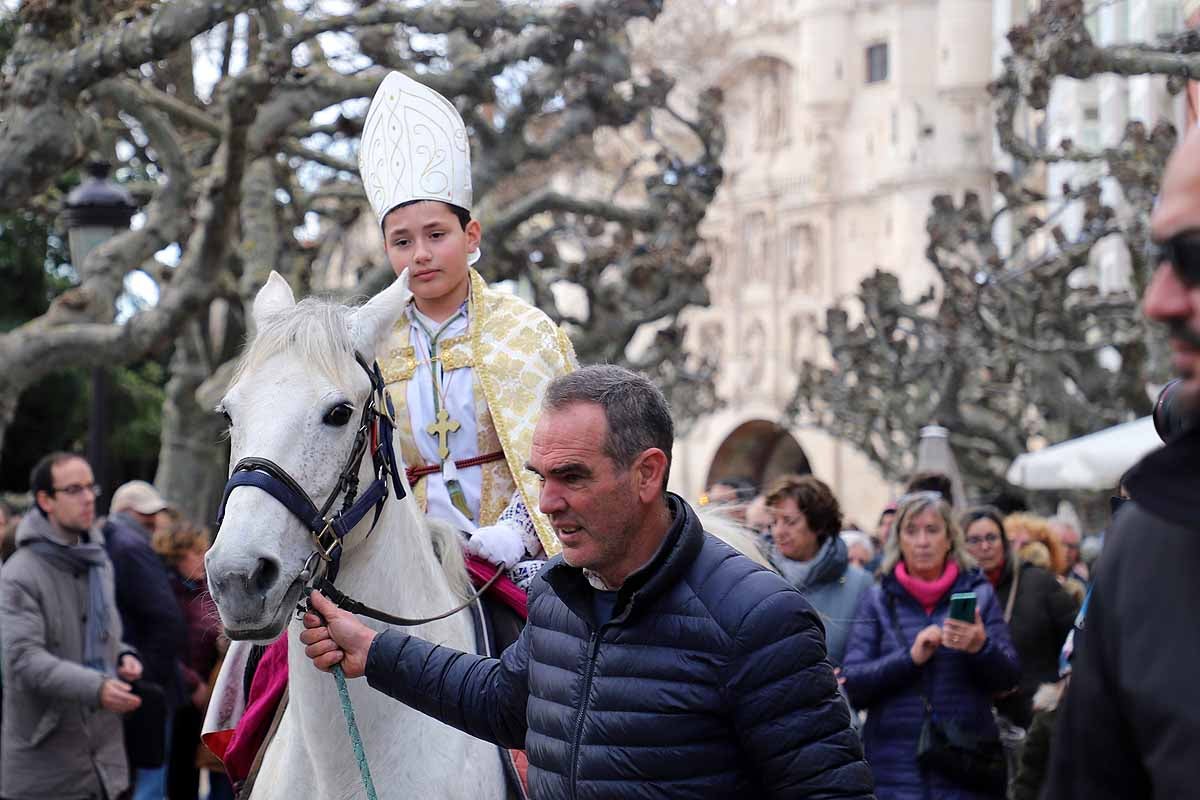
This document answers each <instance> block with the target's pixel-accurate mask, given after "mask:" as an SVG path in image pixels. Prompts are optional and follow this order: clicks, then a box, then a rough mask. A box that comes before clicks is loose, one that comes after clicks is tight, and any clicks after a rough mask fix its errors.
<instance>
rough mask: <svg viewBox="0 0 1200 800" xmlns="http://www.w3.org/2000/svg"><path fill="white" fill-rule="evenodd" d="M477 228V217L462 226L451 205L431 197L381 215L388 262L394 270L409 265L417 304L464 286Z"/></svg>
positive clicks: (441, 296) (410, 285) (451, 292)
mask: <svg viewBox="0 0 1200 800" xmlns="http://www.w3.org/2000/svg"><path fill="white" fill-rule="evenodd" d="M480 233H481V229H480V227H479V223H478V222H477V221H476V220H471V221H470V222H468V223H467V228H466V230H463V227H462V224H461V223H459V221H458V217H456V216H455V215H454V212H453V211H451V210H450V207H449V206H447V205H446V204H445V203H440V202H437V201H434V200H424V201H421V202H419V203H414V204H412V205H410V206H403V207H401V208H396V209H392V210H391V211H390V212H388V215H387V216H386V217H384V220H383V236H384V248H385V249H386V251H387V257H388V262H389V263H390V264H391V265H392V269H393V270H394V271H395V273H396V274H397V275H399V274H400V273H401V272H403V271H404V270H405V269H406V268H407V269H408V288H409V290H411V291H412V293H413V296H414V297H416V298H417V302H418V307H420V305H421V303H422V302H423V301H433V302H435V301H438V300H441V299H444V298H446V297H450V296H453V295H455V294H456V293H458V292H461V291H462V290H463V287H464V286H465V284H466V282H467V276H468V273H467V256H468V255H469V254H470V253H471V252H472V251H474V250H476V249H477V248H478V247H479V237H480Z"/></svg>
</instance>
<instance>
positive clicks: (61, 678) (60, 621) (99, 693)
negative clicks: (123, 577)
mask: <svg viewBox="0 0 1200 800" xmlns="http://www.w3.org/2000/svg"><path fill="white" fill-rule="evenodd" d="M29 482H30V491H31V493H32V494H33V498H34V503H35V509H34V510H31V511H30V512H29V513H28V514H26V515H25V516H24V518H23V519H22V520H21V524H20V526H19V527H18V528H17V550H16V552H15V553H13V555H12V557H11V558H10V559H9V560H8V561H7V562H6V563H5V564H4V569H3V570H2V571H0V644H2V645H3V670H4V701H3V702H4V720H3V725H2V728H0V752H2V755H0V797H3V798H6V800H24V799H25V798H35V797H36V798H43V797H55V798H63V799H64V800H69V799H73V798H85V797H86V798H115V797H118V796H119V795H120V794H121V793H122V792H124V791H125V790H126V789H127V788H128V786H129V771H128V767H127V765H126V760H125V746H124V745H125V743H124V736H123V735H122V730H121V717H120V715H121V714H124V713H127V712H130V711H133V710H134V709H136V708H137V707H138V706H139V705H140V704H141V700H140V699H139V698H138V697H137V696H136V695H135V694H133V692H132V687H131V686H130V685H129V683H128V682H129V681H135V680H137V679H138V678H140V677H141V674H142V665H141V662H140V661H139V660H138V659H137V657H136V656H135V655H133V652H132V651H131V650H130V649H129V648H127V647H126V646H125V645H123V644H122V642H121V618H120V616H119V615H118V614H117V607H116V601H115V598H114V592H113V572H112V564H111V563H110V562H109V560H108V556H107V555H106V554H105V551H104V545H103V542H102V541H101V539H102V535H101V534H100V533H99V531H97V530H93V529H92V523H93V522H94V521H95V515H96V497H97V496H98V495H99V494H100V489H99V487H97V486H96V482H95V478H94V477H93V476H92V469H91V467H90V466H88V463H87V461H85V460H84V459H83V458H81V457H80V456H78V455H73V454H71V453H53V454H51V455H48V456H46V457H45V458H43V459H42V460H41V461H39V462H38V464H37V466H35V467H34V468H33V472H32V474H31V475H30V481H29Z"/></svg>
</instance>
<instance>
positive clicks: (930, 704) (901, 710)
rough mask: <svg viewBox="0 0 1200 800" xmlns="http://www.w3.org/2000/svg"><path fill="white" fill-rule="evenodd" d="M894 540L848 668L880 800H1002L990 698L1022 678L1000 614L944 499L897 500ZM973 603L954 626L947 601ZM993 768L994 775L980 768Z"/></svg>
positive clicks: (866, 604) (861, 616) (867, 599)
mask: <svg viewBox="0 0 1200 800" xmlns="http://www.w3.org/2000/svg"><path fill="white" fill-rule="evenodd" d="M893 530H894V532H895V533H894V535H893V536H891V537H889V539H888V542H887V545H886V550H885V553H884V559H883V564H882V566H881V574H882V576H883V578H882V581H881V582H880V584H879V585H877V586H874V587H872V589H871V590H870V591H868V592H867V593H866V594H865V595H864V596H863V599H862V602H861V603H860V605H859V608H858V613H857V614H856V621H855V625H854V628H853V629H852V630H851V633H850V642H849V645H848V646H847V649H846V657H845V660H844V662H843V668H842V674H843V677H844V678H845V680H846V684H845V686H846V691H847V693H848V695H849V697H850V701H851V703H852V704H853V705H854V707H855V708H858V709H865V710H866V712H867V721H866V724H865V726H864V727H863V744H864V747H865V749H866V755H867V760H868V761H869V762H870V763H871V767H872V769H873V771H874V773H875V784H876V788H875V793H876V796H877V797H878V798H879V800H926V798H931V797H936V798H939V800H941V799H942V798H945V799H946V800H976V799H977V798H978V799H980V800H982V798H1003V797H1004V796H1005V788H1006V787H1005V779H1004V775H1003V757H1002V755H1000V757H999V763H998V764H997V759H996V756H997V755H999V753H1000V751H999V741H998V735H997V730H996V724H995V721H994V719H993V717H992V699H991V698H992V696H993V695H995V694H998V693H1001V692H1004V691H1006V690H1008V689H1011V688H1012V687H1013V686H1015V685H1016V683H1017V680H1018V678H1019V674H1020V670H1019V668H1018V664H1017V657H1016V654H1015V653H1014V651H1013V647H1012V644H1011V642H1010V641H1009V635H1008V628H1007V626H1006V625H1005V624H1004V617H1003V609H1001V608H1000V606H999V603H998V602H997V600H996V595H995V592H994V591H993V589H992V586H991V584H989V583H988V581H987V578H985V577H984V576H983V574H982V573H981V572H980V571H979V570H978V569H977V568H976V567H975V564H974V562H973V561H972V559H971V557H970V556H969V555H968V554H967V552H966V549H965V546H964V545H963V540H962V532H961V531H960V530H959V528H958V525H957V524H956V523H955V521H954V518H953V512H952V511H951V508H950V506H949V505H948V504H947V503H946V502H945V501H944V500H943V499H942V497H941V495H939V494H937V493H935V492H919V493H916V494H913V495H908V496H906V497H903V498H901V502H900V506H899V508H898V509H897V513H896V519H895V522H894V528H893ZM971 594H973V595H974V599H973V603H974V612H973V613H972V614H970V615H969V616H970V619H969V621H967V620H962V621H960V620H956V619H952V618H950V614H949V612H950V605H951V596H952V595H960V598H959V599H958V600H957V601H956V605H960V606H965V605H969V604H970V602H972V601H971V600H969V599H968V598H967V597H964V596H965V595H971ZM964 748H965V749H967V750H971V751H973V752H971V753H968V754H966V755H965V756H964V755H963V754H962V750H963V749H964ZM956 759H957V761H955V760H956ZM948 762H955V763H948ZM985 763H986V764H988V765H991V766H993V767H996V769H981V768H979V765H981V764H985ZM964 765H965V768H964Z"/></svg>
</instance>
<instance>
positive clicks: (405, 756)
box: [206, 273, 506, 800]
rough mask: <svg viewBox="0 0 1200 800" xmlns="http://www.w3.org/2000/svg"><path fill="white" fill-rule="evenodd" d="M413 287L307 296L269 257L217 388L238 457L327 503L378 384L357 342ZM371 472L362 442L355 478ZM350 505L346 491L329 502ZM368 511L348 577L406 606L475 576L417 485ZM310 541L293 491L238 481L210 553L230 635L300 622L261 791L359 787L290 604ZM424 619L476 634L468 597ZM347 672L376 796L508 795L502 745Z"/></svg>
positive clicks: (452, 639)
mask: <svg viewBox="0 0 1200 800" xmlns="http://www.w3.org/2000/svg"><path fill="white" fill-rule="evenodd" d="M408 298H409V294H408V291H407V288H406V287H405V286H404V285H402V284H401V283H400V282H399V281H397V282H396V283H395V284H393V285H392V286H391V287H390V288H389V289H386V290H385V291H383V292H382V293H380V294H379V295H377V296H376V297H375V298H373V299H372V300H371V301H370V302H368V303H367V304H366V305H364V306H361V307H359V308H349V307H346V306H341V305H336V304H333V303H329V302H323V301H318V300H305V301H303V302H301V303H298V304H297V303H296V301H295V298H294V297H293V295H292V292H291V289H290V288H288V285H287V283H286V282H285V281H284V280H283V279H282V278H281V277H279V276H278V275H276V274H274V273H272V275H271V277H270V279H269V280H268V281H267V284H266V285H265V286H264V287H263V288H262V290H261V291H260V292H259V293H258V296H257V297H256V298H255V301H254V311H253V315H254V321H255V324H256V327H257V334H256V335H255V337H254V339H253V340H252V341H251V342H250V344H249V346H248V348H247V351H246V353H245V355H244V356H243V360H242V363H241V365H240V369H239V372H238V374H237V376H236V378H235V379H234V382H233V385H232V386H231V388H230V390H229V392H228V393H227V394H226V395H225V397H224V399H223V400H222V403H221V410H222V411H224V412H225V414H227V415H228V418H229V420H230V437H231V445H232V447H231V450H232V454H231V464H236V463H237V462H239V461H240V460H241V459H242V458H244V457H247V456H257V457H260V458H266V459H270V460H271V461H273V462H275V463H276V464H278V465H279V466H280V467H282V468H283V469H284V470H286V471H287V473H288V474H290V475H291V476H292V477H293V478H294V479H295V481H296V482H297V483H298V484H299V485H300V487H302V488H303V489H304V490H305V491H306V492H307V493H308V495H309V496H310V497H311V498H312V499H313V501H314V502H315V503H317V504H318V505H319V504H321V503H323V502H324V501H325V499H326V498H327V497H328V496H329V494H330V493H331V492H332V491H333V490H334V487H335V485H336V484H337V479H338V474H339V473H340V472H341V470H342V468H343V466H344V465H345V462H346V461H347V459H348V458H349V453H350V451H351V449H352V442H353V440H354V436H355V431H356V429H357V428H358V418H359V412H360V411H361V410H362V408H363V407H364V404H365V403H366V402H367V400H368V397H369V395H370V392H371V387H370V381H369V380H368V378H367V375H366V373H365V372H364V371H363V370H362V368H361V367H360V366H359V365H358V364H357V362H356V360H355V353H356V352H357V353H359V354H361V355H362V357H363V358H364V359H365V360H366V362H367V363H368V364H369V363H371V362H372V361H373V360H374V358H375V351H376V348H377V346H378V345H379V344H380V343H381V342H382V341H383V339H384V338H385V337H386V336H387V334H388V332H389V331H390V330H391V329H392V327H393V325H394V324H395V322H396V320H397V319H398V318H399V317H400V315H401V313H402V311H403V309H404V306H405V303H406V302H407V301H408ZM396 450H397V452H398V451H399V445H398V444H397V445H396ZM373 479H374V474H373V471H372V463H371V458H370V456H367V457H366V458H364V459H363V462H362V464H361V467H360V470H359V485H360V487H362V488H365V487H367V486H368V485H370V483H371V481H372V480H373ZM405 488H406V491H407V482H406V486H405ZM340 505H341V503H340V500H339V501H338V503H336V504H335V505H334V509H335V510H336V509H337V508H340ZM373 516H374V514H373V513H368V514H367V515H366V516H365V517H364V518H363V520H362V522H360V523H359V524H358V525H357V526H356V527H355V528H354V529H353V530H352V531H351V532H350V533H349V534H348V535H347V537H346V539H345V546H344V550H343V555H342V558H341V570H340V572H339V574H338V576H337V586H338V588H340V589H341V590H342V591H343V592H345V593H346V594H348V595H350V596H352V597H354V598H356V599H358V600H360V601H362V602H364V603H366V604H367V605H369V606H372V607H374V608H378V609H382V610H384V611H387V612H390V613H393V614H398V615H404V616H406V617H411V618H416V617H425V616H432V615H434V614H438V613H441V612H443V611H446V610H447V609H450V608H453V607H455V606H457V605H459V604H460V603H461V602H462V600H463V598H464V596H465V595H466V594H467V593H468V589H467V587H468V583H467V578H466V572H465V569H464V568H463V562H462V554H461V550H460V548H459V544H458V541H457V538H456V534H455V533H454V532H453V531H450V530H449V529H448V528H443V527H442V526H434V525H430V524H429V522H428V521H427V518H426V517H425V516H424V515H423V514H422V513H420V511H419V510H418V509H417V508H416V506H415V504H414V502H413V500H412V499H411V497H405V498H404V499H402V500H400V501H399V502H397V501H396V499H395V498H392V499H390V500H388V502H387V503H386V504H385V505H384V507H383V512H382V514H381V516H380V517H379V521H378V523H377V524H376V526H375V528H374V531H373V532H371V534H370V536H368V535H367V533H368V531H369V529H370V527H371V521H372V519H373ZM313 550H314V545H313V541H312V537H311V536H310V534H309V532H308V531H307V530H306V529H305V527H304V525H302V524H301V523H300V521H299V520H298V519H297V518H296V517H294V516H293V515H292V514H291V513H290V512H289V511H287V510H286V509H285V508H284V507H283V505H281V504H280V503H279V502H278V501H276V500H275V499H273V498H272V497H271V496H269V495H268V494H267V493H266V492H264V491H261V490H259V489H257V488H253V487H248V486H243V487H239V488H237V489H236V490H234V491H232V492H231V493H230V495H229V498H228V503H227V505H226V508H225V517H224V521H223V524H222V525H221V530H220V536H219V537H218V538H217V542H216V544H215V545H214V546H213V548H212V549H211V550H210V551H209V553H208V556H207V559H206V562H207V568H208V576H209V585H210V588H211V590H212V595H213V599H214V600H215V601H216V604H217V607H218V609H219V611H220V615H221V621H222V623H223V624H224V625H225V629H226V631H227V632H228V634H229V636H230V637H231V638H233V639H246V640H255V641H271V640H274V639H275V638H276V637H278V636H279V635H280V634H281V633H282V634H283V635H285V636H288V637H289V649H288V674H289V681H290V683H289V700H288V705H287V710H286V711H285V712H284V715H283V717H282V719H281V720H280V723H279V728H278V730H277V732H276V735H275V737H274V738H273V739H272V741H271V743H270V745H269V746H268V749H267V751H266V753H265V755H264V758H263V761H262V766H261V769H260V771H259V774H258V777H257V780H256V781H255V783H254V789H253V793H252V797H253V798H289V799H290V798H296V797H319V798H322V800H329V799H331V798H352V797H355V798H357V797H362V796H363V789H362V784H361V782H360V778H359V772H358V768H357V766H356V764H355V761H354V757H353V754H352V751H351V745H350V740H349V738H348V736H347V732H346V726H345V721H344V719H343V716H342V711H341V706H340V703H339V699H338V694H337V688H336V684H335V682H334V679H333V678H332V677H331V676H330V675H327V674H325V673H322V672H318V671H317V669H316V668H315V667H313V665H312V663H311V662H310V661H309V660H308V659H307V658H305V656H304V649H303V647H302V646H301V645H300V643H299V641H298V636H299V633H300V631H301V630H302V627H301V623H300V622H299V621H297V620H295V619H293V618H292V612H293V609H294V608H295V606H296V603H297V600H298V599H299V597H300V594H301V591H302V590H303V588H304V583H305V577H306V576H303V575H302V574H301V573H302V570H303V569H304V567H305V562H306V560H307V559H308V558H309V556H310V554H311V553H312V552H313ZM438 553H440V555H441V558H440V559H439V556H438ZM368 624H372V625H373V626H374V627H376V628H377V629H379V630H383V629H385V628H386V627H387V626H385V625H383V624H382V623H372V622H370V621H368ZM413 632H415V633H418V634H419V635H420V636H422V637H424V638H426V639H429V640H431V641H434V642H437V643H440V644H445V645H448V646H449V647H453V648H456V649H458V650H463V651H466V652H475V650H476V646H475V637H474V630H473V623H472V619H471V616H470V614H469V613H468V612H465V611H464V612H462V613H460V614H455V615H453V616H451V617H449V618H447V619H443V620H440V621H438V622H434V623H430V624H428V625H423V626H421V627H420V628H419V629H414V631H413ZM349 684H350V687H349V688H350V696H351V699H352V702H353V704H354V710H355V713H356V715H357V719H358V726H359V729H360V731H361V732H362V739H363V743H364V746H365V748H366V754H367V760H368V762H369V764H370V768H371V773H372V777H373V778H374V782H375V785H376V788H377V789H378V791H379V796H380V797H381V798H385V797H386V798H409V797H437V798H462V800H476V798H501V797H504V796H505V791H506V789H505V777H504V771H503V767H502V764H501V760H500V754H499V751H498V750H497V748H496V747H495V746H494V745H491V744H488V743H487V742H484V741H482V740H479V739H475V738H473V737H471V736H468V735H467V734H465V733H462V732H460V731H458V730H455V729H454V728H451V727H449V726H447V725H445V724H443V723H441V722H438V721H437V720H434V719H432V718H430V717H428V716H426V715H424V714H422V713H420V712H418V711H414V710H412V709H411V708H409V707H407V706H405V705H403V704H401V703H398V702H395V701H393V700H391V699H389V698H386V697H385V696H383V695H381V694H379V693H377V692H375V690H373V689H371V688H370V687H369V686H367V683H366V681H361V680H360V681H350V682H349Z"/></svg>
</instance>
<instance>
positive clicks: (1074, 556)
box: [1052, 525, 1079, 569]
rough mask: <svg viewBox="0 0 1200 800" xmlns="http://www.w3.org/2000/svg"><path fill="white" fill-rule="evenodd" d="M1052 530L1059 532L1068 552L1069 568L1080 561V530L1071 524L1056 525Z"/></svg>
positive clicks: (1064, 548) (1064, 547) (1060, 539)
mask: <svg viewBox="0 0 1200 800" xmlns="http://www.w3.org/2000/svg"><path fill="white" fill-rule="evenodd" d="M1052 530H1053V531H1054V532H1055V533H1056V534H1058V538H1059V541H1061V542H1062V545H1063V550H1065V551H1066V553H1067V569H1070V568H1071V567H1073V566H1075V565H1076V564H1078V563H1079V531H1077V530H1075V529H1074V528H1072V527H1071V526H1070V525H1054V526H1052Z"/></svg>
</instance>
